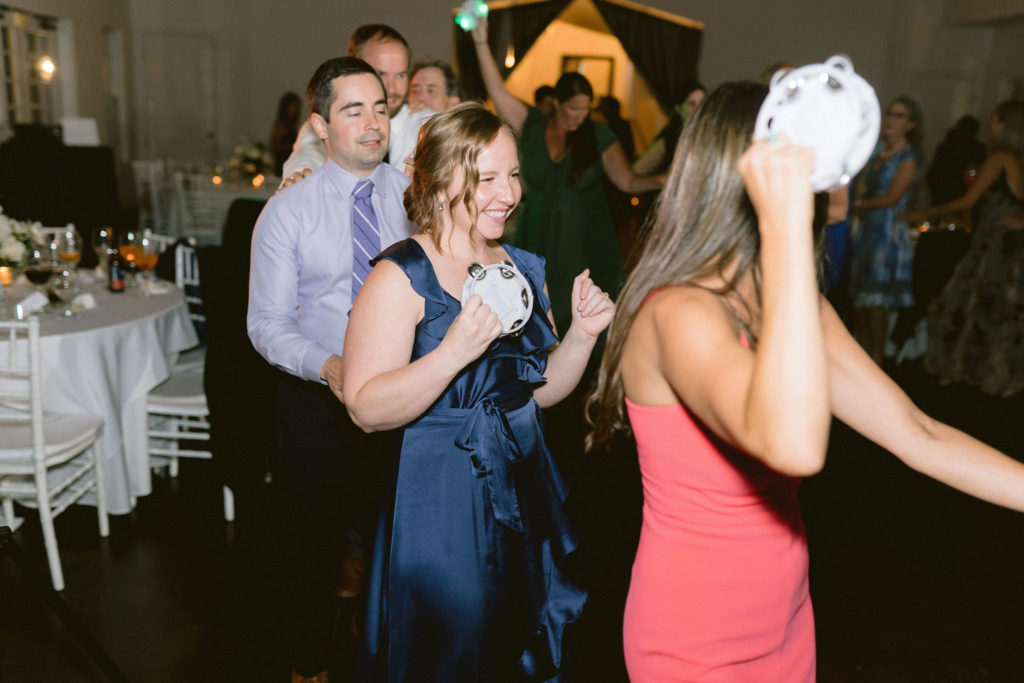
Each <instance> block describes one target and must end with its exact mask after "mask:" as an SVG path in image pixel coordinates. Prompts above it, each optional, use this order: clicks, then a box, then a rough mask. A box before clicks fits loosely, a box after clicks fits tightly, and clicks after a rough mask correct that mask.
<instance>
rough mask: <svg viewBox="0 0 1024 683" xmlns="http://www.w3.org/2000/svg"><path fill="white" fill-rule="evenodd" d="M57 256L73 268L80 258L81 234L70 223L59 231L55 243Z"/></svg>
mask: <svg viewBox="0 0 1024 683" xmlns="http://www.w3.org/2000/svg"><path fill="white" fill-rule="evenodd" d="M57 258H59V259H60V260H61V261H63V262H64V263H68V264H70V265H71V266H72V267H73V268H76V267H77V266H78V262H79V261H81V260H82V235H81V234H79V232H78V230H76V229H75V226H74V225H73V224H71V223H68V225H67V227H65V228H64V230H62V231H61V233H60V236H59V242H58V243H57Z"/></svg>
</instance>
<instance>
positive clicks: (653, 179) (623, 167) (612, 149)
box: [601, 140, 665, 194]
mask: <svg viewBox="0 0 1024 683" xmlns="http://www.w3.org/2000/svg"><path fill="white" fill-rule="evenodd" d="M601 164H602V166H604V172H605V174H606V175H607V176H608V178H609V180H611V181H612V182H613V183H614V184H615V187H617V188H619V189H620V190H622V191H623V192H630V193H634V194H637V193H640V192H651V191H652V190H660V189H661V186H662V185H664V184H665V176H664V175H663V174H662V175H652V176H642V175H639V174H637V173H636V172H635V171H634V170H633V169H632V168H630V166H629V159H627V158H626V152H625V151H624V150H623V149H622V144H621V143H620V142H618V141H617V140H616V141H615V142H613V143H612V144H610V145H608V147H607V148H606V149H605V150H604V152H603V153H602V154H601Z"/></svg>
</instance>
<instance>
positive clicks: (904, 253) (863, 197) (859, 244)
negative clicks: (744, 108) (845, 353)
mask: <svg viewBox="0 0 1024 683" xmlns="http://www.w3.org/2000/svg"><path fill="white" fill-rule="evenodd" d="M920 131H921V110H920V109H919V108H918V106H917V104H916V103H915V102H914V101H913V100H912V99H910V98H909V97H906V96H901V97H897V98H896V99H894V100H893V101H892V102H890V103H889V106H888V107H886V109H885V115H884V116H883V118H882V141H881V142H880V143H879V145H878V149H877V150H876V151H875V154H874V156H873V157H872V159H871V161H869V162H868V166H867V169H866V170H865V171H864V173H863V174H862V176H861V181H860V183H859V186H858V192H857V195H858V198H857V199H855V200H854V202H853V210H854V211H857V212H860V214H861V217H862V220H861V227H860V230H859V231H858V232H857V234H856V235H855V236H854V239H853V259H852V263H851V264H850V295H851V297H852V303H853V332H854V335H855V336H856V338H857V341H859V342H860V344H861V346H863V347H864V349H865V350H866V351H867V352H868V355H870V356H871V358H872V360H874V361H875V362H876V363H878V364H879V365H881V364H882V359H883V357H884V355H885V343H886V339H887V337H888V327H889V324H888V323H889V312H890V311H892V310H893V309H899V308H909V307H910V306H913V305H914V295H913V291H912V289H911V285H912V281H911V280H912V274H913V273H912V265H913V260H914V252H913V246H912V244H911V242H910V230H909V228H908V227H907V224H906V222H905V221H902V220H900V219H899V218H898V217H899V216H900V215H902V214H903V213H905V212H906V210H907V204H908V203H909V201H910V196H911V194H912V193H913V189H914V183H915V181H916V180H917V176H918V170H919V169H920V167H921V156H920V154H919V153H918V151H917V149H916V147H917V146H918V144H919V140H920Z"/></svg>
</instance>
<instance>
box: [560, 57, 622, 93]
mask: <svg viewBox="0 0 1024 683" xmlns="http://www.w3.org/2000/svg"><path fill="white" fill-rule="evenodd" d="M573 71H575V72H578V73H580V74H582V75H583V76H584V77H585V78H586V79H587V80H588V81H590V86H591V87H592V88H593V89H594V101H595V102H596V101H597V100H599V99H601V98H602V97H604V96H605V95H611V94H612V86H613V85H614V83H615V58H614V57H600V56H592V55H562V73H570V72H573Z"/></svg>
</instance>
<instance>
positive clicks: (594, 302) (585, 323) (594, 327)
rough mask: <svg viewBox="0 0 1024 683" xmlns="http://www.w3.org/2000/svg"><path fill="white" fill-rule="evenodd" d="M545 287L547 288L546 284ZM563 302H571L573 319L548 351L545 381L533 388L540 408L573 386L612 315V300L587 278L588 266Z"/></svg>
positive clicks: (574, 386)
mask: <svg viewBox="0 0 1024 683" xmlns="http://www.w3.org/2000/svg"><path fill="white" fill-rule="evenodd" d="M544 291H545V292H547V285H545V286H544ZM565 304H566V305H569V306H572V322H571V323H570V324H569V330H568V331H567V332H566V334H565V337H563V338H562V340H561V341H560V342H559V343H558V346H556V347H555V348H554V349H553V350H552V351H551V353H550V354H549V355H548V367H547V369H546V370H545V371H544V375H545V377H547V378H548V381H547V383H546V384H544V386H542V387H539V388H537V389H536V390H534V392H533V398H534V400H535V401H537V404H538V405H539V406H540V407H541V408H547V407H549V406H553V405H555V404H556V403H558V402H559V401H561V400H562V399H564V398H565V397H566V396H568V395H569V394H570V393H572V390H573V389H575V388H576V385H577V384H579V381H580V378H581V377H582V376H583V371H584V370H586V368H587V362H588V361H589V360H590V354H591V353H592V352H593V350H594V344H595V343H596V342H597V337H598V336H599V335H600V334H601V332H602V331H603V330H604V328H606V327H608V323H610V322H611V321H612V316H613V315H615V304H614V303H613V302H612V300H611V297H609V296H608V294H607V293H606V292H604V291H602V290H601V288H600V287H598V286H597V285H596V284H594V281H593V280H591V279H590V270H589V269H587V270H584V271H583V272H582V273H580V274H579V275H577V276H576V279H575V280H573V283H572V297H571V300H570V301H567V302H565ZM550 313H551V312H550V311H549V312H548V314H549V316H550ZM552 324H554V319H553V318H552Z"/></svg>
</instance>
